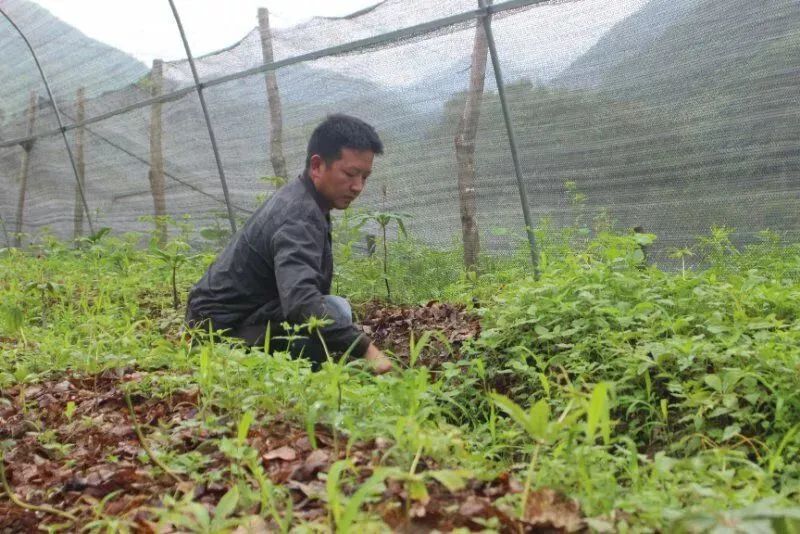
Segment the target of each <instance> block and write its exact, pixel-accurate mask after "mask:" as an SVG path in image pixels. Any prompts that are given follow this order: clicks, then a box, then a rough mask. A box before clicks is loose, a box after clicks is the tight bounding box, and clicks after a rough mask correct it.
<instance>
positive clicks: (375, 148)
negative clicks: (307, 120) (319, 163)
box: [306, 113, 383, 170]
mask: <svg viewBox="0 0 800 534" xmlns="http://www.w3.org/2000/svg"><path fill="white" fill-rule="evenodd" d="M343 148H350V149H352V150H370V151H372V152H373V153H375V154H383V143H382V142H381V140H380V138H379V137H378V133H377V132H376V131H375V128H373V127H372V126H370V125H369V124H367V123H366V122H364V121H362V120H361V119H357V118H356V117H351V116H350V115H344V114H341V113H337V114H335V115H328V118H326V119H325V120H324V121H323V122H322V123H320V125H319V126H317V127H316V128H314V132H313V133H312V134H311V139H309V140H308V150H307V152H306V170H308V169H309V168H310V167H311V156H313V155H314V154H318V155H319V156H320V157H321V158H322V159H323V160H324V161H325V164H326V165H330V164H331V163H333V162H334V161H336V160H337V159H339V158H341V157H342V149H343Z"/></svg>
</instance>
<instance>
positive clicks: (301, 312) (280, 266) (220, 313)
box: [187, 115, 391, 373]
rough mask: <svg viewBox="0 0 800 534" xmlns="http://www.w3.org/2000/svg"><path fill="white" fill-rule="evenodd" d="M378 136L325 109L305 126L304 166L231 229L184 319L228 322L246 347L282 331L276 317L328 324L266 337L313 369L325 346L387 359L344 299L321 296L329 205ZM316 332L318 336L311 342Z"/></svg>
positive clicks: (359, 182) (347, 193)
mask: <svg viewBox="0 0 800 534" xmlns="http://www.w3.org/2000/svg"><path fill="white" fill-rule="evenodd" d="M382 153H383V144H382V143H381V141H380V139H379V138H378V134H377V133H376V132H375V130H374V128H373V127H372V126H370V125H369V124H367V123H365V122H363V121H361V120H359V119H357V118H355V117H350V116H347V115H331V116H329V117H328V118H327V119H326V120H325V121H324V122H322V123H321V124H320V125H319V126H317V127H316V129H315V130H314V132H313V133H312V134H311V139H310V140H309V142H308V151H307V154H306V166H305V170H304V171H303V173H302V174H301V175H300V176H299V177H298V178H297V179H296V180H294V181H291V182H290V183H288V184H286V185H285V186H284V187H282V188H281V189H280V190H278V192H277V193H275V194H274V195H273V196H272V197H271V198H270V199H269V200H268V201H267V202H266V203H264V205H262V206H261V207H260V208H259V209H258V210H257V211H256V213H255V214H253V216H252V217H250V219H249V220H248V221H247V223H245V225H244V227H243V228H242V229H241V230H240V231H239V232H237V233H236V235H235V236H234V237H233V239H232V240H231V242H230V243H229V244H228V246H227V247H226V248H225V250H224V251H223V252H222V254H220V256H219V257H218V258H217V260H216V261H215V262H214V264H213V265H211V267H209V269H208V271H207V272H206V273H205V275H203V277H202V278H201V279H200V281H199V282H198V283H197V285H195V286H194V288H193V289H192V291H191V292H190V295H189V304H188V309H187V322H188V323H189V324H190V325H191V326H198V327H200V326H202V327H205V328H208V325H209V324H210V326H211V327H213V329H215V330H227V333H228V335H231V336H233V337H237V338H241V339H242V340H244V342H245V343H246V344H248V345H250V346H254V345H262V344H264V340H265V336H266V333H267V328H268V325H269V332H270V333H271V336H276V335H277V336H278V337H285V336H286V334H287V332H284V331H283V330H282V328H281V325H282V324H283V323H284V322H288V323H290V324H294V325H299V324H304V323H306V322H307V321H308V320H309V319H310V318H311V317H317V318H320V319H327V320H329V321H331V323H330V324H329V325H327V326H324V327H322V328H320V329H319V332H311V333H309V332H307V331H306V332H303V334H304V335H305V336H306V337H305V338H303V339H299V340H291V341H289V340H284V341H283V342H281V340H275V341H272V340H271V341H270V346H271V347H274V348H276V349H278V350H287V349H288V350H289V351H290V352H291V353H292V354H293V355H294V356H295V357H296V356H301V355H302V356H303V357H306V358H309V359H310V360H311V361H312V366H313V367H314V368H315V369H317V368H319V366H320V365H321V363H322V362H324V361H325V360H326V358H327V356H326V348H327V349H328V350H330V351H331V352H337V353H344V352H346V351H348V350H349V351H350V355H351V356H353V357H362V356H363V357H364V358H365V359H366V360H367V361H368V362H369V363H370V365H371V367H372V370H373V372H375V373H385V372H387V371H389V370H390V369H391V362H390V360H389V359H388V358H387V357H386V356H385V355H384V354H383V353H382V352H381V351H380V350H379V349H378V348H377V347H376V346H375V345H374V344H373V343H372V342H371V341H370V339H369V338H368V337H367V336H365V335H364V334H363V333H362V332H360V331H359V330H358V329H357V328H356V327H355V326H354V325H353V319H352V312H351V309H350V305H349V304H348V302H347V301H346V300H345V299H343V298H341V297H336V296H332V295H330V289H331V279H332V277H333V256H332V250H331V219H330V210H331V209H334V208H335V209H341V210H343V209H346V208H347V207H348V206H350V203H351V202H353V201H354V200H355V199H356V198H357V197H358V195H359V194H360V193H361V191H362V190H363V188H364V184H365V182H366V180H367V177H368V176H369V174H370V172H371V171H372V162H373V159H374V157H375V154H382ZM320 334H321V335H322V338H323V339H324V344H323V343H322V342H321V341H320V339H319V335H320Z"/></svg>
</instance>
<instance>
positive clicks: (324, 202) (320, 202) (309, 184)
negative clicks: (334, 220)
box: [298, 171, 331, 215]
mask: <svg viewBox="0 0 800 534" xmlns="http://www.w3.org/2000/svg"><path fill="white" fill-rule="evenodd" d="M298 179H299V180H300V181H301V182H302V183H303V185H305V186H306V188H307V189H308V190H309V192H310V193H311V196H312V197H314V200H315V201H316V202H317V206H319V209H321V210H322V213H324V214H326V215H327V214H328V213H329V212H330V211H331V203H330V202H328V199H326V198H325V197H324V196H322V194H321V193H320V192H319V191H317V188H316V187H315V186H314V182H313V181H312V180H311V176H310V175H309V174H308V171H303V172H302V174H300V176H299V177H298Z"/></svg>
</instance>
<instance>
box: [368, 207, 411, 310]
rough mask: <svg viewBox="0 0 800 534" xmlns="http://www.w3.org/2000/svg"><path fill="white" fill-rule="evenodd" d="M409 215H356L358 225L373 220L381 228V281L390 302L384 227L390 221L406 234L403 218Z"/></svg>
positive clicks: (382, 213) (388, 213) (387, 252)
mask: <svg viewBox="0 0 800 534" xmlns="http://www.w3.org/2000/svg"><path fill="white" fill-rule="evenodd" d="M408 217H409V216H408V215H406V214H404V213H392V212H381V211H375V212H369V213H364V214H362V215H358V216H357V217H356V221H357V223H358V226H363V225H364V224H366V223H367V222H370V221H372V222H375V223H377V224H378V226H380V228H381V235H382V238H383V239H382V242H381V243H382V245H383V282H384V284H385V285H386V300H387V301H389V302H391V300H392V291H391V289H390V288H389V248H388V242H387V239H386V229H387V228H388V227H389V226H390V225H391V223H392V222H395V223H396V224H397V228H398V229H399V230H400V233H401V234H403V236H407V235H408V234H407V233H406V225H405V220H406V219H407V218H408Z"/></svg>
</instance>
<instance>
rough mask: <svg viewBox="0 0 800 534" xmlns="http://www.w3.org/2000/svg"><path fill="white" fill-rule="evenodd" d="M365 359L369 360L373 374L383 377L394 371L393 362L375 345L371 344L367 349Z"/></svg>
mask: <svg viewBox="0 0 800 534" xmlns="http://www.w3.org/2000/svg"><path fill="white" fill-rule="evenodd" d="M364 359H366V360H367V363H369V366H370V368H371V369H372V372H373V373H374V374H376V375H382V374H384V373H388V372H389V371H391V370H392V361H391V360H390V359H389V358H387V357H386V355H385V354H384V353H383V352H381V350H380V349H379V348H378V347H376V346H375V344H374V343H370V344H369V347H367V352H366V353H365V354H364Z"/></svg>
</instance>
